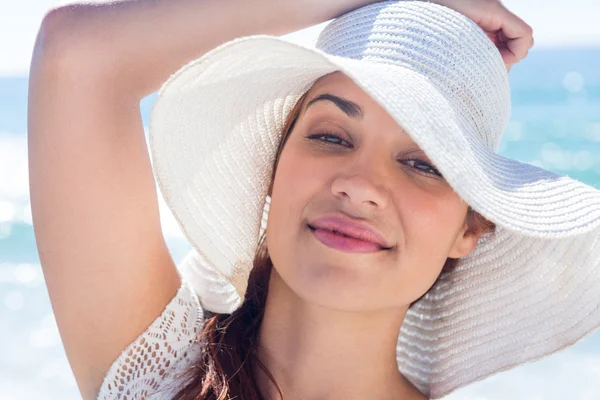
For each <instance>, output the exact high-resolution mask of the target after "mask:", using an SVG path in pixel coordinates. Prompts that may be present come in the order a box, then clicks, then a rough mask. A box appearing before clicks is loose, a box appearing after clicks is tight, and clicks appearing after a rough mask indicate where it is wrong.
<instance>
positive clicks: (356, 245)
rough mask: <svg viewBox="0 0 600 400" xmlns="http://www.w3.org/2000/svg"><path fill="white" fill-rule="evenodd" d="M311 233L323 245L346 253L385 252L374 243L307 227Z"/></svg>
mask: <svg viewBox="0 0 600 400" xmlns="http://www.w3.org/2000/svg"><path fill="white" fill-rule="evenodd" d="M308 227H309V229H310V230H311V232H312V233H313V234H314V235H315V237H316V238H317V239H318V240H319V241H320V242H321V243H323V244H325V245H326V246H328V247H332V248H334V249H338V250H342V251H345V252H348V253H373V252H376V251H382V250H386V249H384V248H382V247H381V246H379V245H378V244H376V243H372V242H367V241H364V240H360V239H355V238H351V237H347V236H343V235H342V234H337V233H334V232H331V231H328V230H325V229H316V228H313V227H312V226H310V225H308Z"/></svg>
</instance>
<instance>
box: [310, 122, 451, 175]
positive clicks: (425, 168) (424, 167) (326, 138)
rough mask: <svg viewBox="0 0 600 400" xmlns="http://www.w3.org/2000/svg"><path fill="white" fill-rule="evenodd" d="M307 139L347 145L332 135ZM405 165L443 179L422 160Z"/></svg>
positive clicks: (412, 160) (415, 159) (312, 136)
mask: <svg viewBox="0 0 600 400" xmlns="http://www.w3.org/2000/svg"><path fill="white" fill-rule="evenodd" d="M307 138H308V139H311V140H316V141H318V142H321V143H323V144H324V145H326V146H335V145H342V146H345V145H343V144H342V142H343V143H348V142H347V141H345V140H344V139H342V138H341V137H339V136H338V135H336V134H334V133H317V134H314V135H310V136H307ZM348 144H349V143H348ZM349 145H350V144H349ZM350 146H352V145H350ZM350 146H345V147H350ZM405 163H408V164H409V166H410V167H411V168H414V169H416V170H418V171H420V172H423V173H425V174H427V175H432V176H433V175H435V176H439V177H442V178H443V176H442V174H441V173H440V172H439V171H438V170H437V169H435V168H434V167H433V166H432V165H431V164H429V163H427V162H425V161H423V160H419V159H418V158H412V159H408V160H405ZM411 164H412V165H411Z"/></svg>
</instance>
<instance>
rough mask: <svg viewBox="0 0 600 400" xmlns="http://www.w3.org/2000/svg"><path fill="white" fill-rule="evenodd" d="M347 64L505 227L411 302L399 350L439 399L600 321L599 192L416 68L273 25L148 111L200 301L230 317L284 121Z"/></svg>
mask: <svg viewBox="0 0 600 400" xmlns="http://www.w3.org/2000/svg"><path fill="white" fill-rule="evenodd" d="M334 71H342V72H343V73H345V74H346V75H348V76H349V77H350V78H351V79H352V80H353V81H354V82H355V83H356V84H357V85H358V86H359V87H361V88H362V89H363V90H364V91H365V92H366V93H367V94H368V95H370V96H371V97H372V98H373V99H374V100H376V101H377V102H378V103H379V104H380V105H381V106H382V107H383V108H384V109H385V110H386V111H387V112H388V113H389V114H390V115H391V116H392V117H393V118H394V119H395V121H396V122H397V123H398V124H399V125H400V126H401V127H402V128H403V129H404V130H405V131H406V132H407V133H408V134H409V135H410V136H411V138H412V139H413V140H414V141H415V142H416V143H417V144H418V145H419V146H420V147H421V148H422V149H423V150H424V151H425V153H426V154H427V155H428V157H429V158H430V159H431V161H432V162H433V163H434V164H435V166H436V167H437V168H438V170H439V171H440V172H441V173H442V175H443V176H444V178H445V179H446V181H447V182H448V183H449V184H450V185H451V186H452V187H453V188H454V190H455V191H456V192H457V193H458V194H459V195H460V196H461V197H462V198H463V199H464V200H465V201H466V202H467V203H468V204H469V205H471V206H472V207H473V209H475V210H476V211H478V212H479V213H480V214H482V215H483V216H484V217H486V218H487V219H489V220H490V221H492V222H494V223H495V224H496V225H497V227H498V229H497V231H496V233H495V234H494V235H492V236H490V237H487V236H484V237H482V238H481V239H480V243H479V244H478V245H477V248H476V250H475V251H474V252H473V253H472V254H470V255H469V256H467V257H465V258H464V259H461V261H460V263H459V266H458V267H457V269H456V271H455V272H454V273H453V274H452V275H448V276H444V277H442V279H440V280H439V284H437V285H436V287H435V288H434V290H432V291H431V292H430V294H428V295H427V296H425V297H424V298H423V299H422V300H421V301H419V302H418V303H417V304H415V306H414V307H413V308H412V309H411V310H409V313H408V314H407V316H406V319H405V322H404V323H403V326H402V330H401V334H400V338H399V347H398V362H399V366H400V368H401V370H402V371H403V373H405V374H406V376H407V377H409V379H411V380H412V381H413V382H414V383H415V384H416V385H417V386H418V387H419V388H420V389H422V391H423V392H424V393H427V394H428V395H429V396H434V398H435V396H442V395H445V394H447V393H449V392H450V391H452V390H454V389H456V388H458V387H461V386H464V385H465V384H467V383H469V382H472V381H474V380H477V379H483V378H484V377H486V376H489V374H491V373H494V372H497V371H498V370H502V369H508V368H510V367H512V366H515V365H518V364H521V363H523V362H525V361H528V360H532V359H535V358H539V357H542V356H544V355H547V354H550V353H552V352H554V351H556V350H558V349H561V348H564V347H565V346H568V345H571V344H573V343H574V342H575V341H577V340H580V339H581V338H582V337H583V336H584V335H586V334H589V333H590V331H591V330H592V329H595V328H597V327H598V326H599V325H600V309H599V307H598V300H597V296H596V293H595V291H594V289H595V287H597V285H598V284H600V266H599V263H600V244H599V241H600V239H599V238H600V191H598V190H597V189H595V188H593V187H591V186H589V185H586V184H584V183H582V182H579V181H576V180H573V179H571V178H569V177H566V176H562V175H558V174H555V173H553V172H551V171H547V170H545V169H542V168H539V167H536V166H533V165H529V164H526V163H521V162H519V161H516V160H512V159H508V158H505V157H502V156H500V155H498V154H496V153H495V152H494V151H493V150H492V149H490V148H489V147H488V146H486V145H485V144H483V142H480V141H477V140H469V139H468V138H469V137H473V135H465V134H464V130H467V129H473V125H472V123H470V121H465V120H464V119H463V118H461V117H460V115H459V114H458V113H457V112H455V109H454V108H453V106H452V103H451V102H450V101H449V100H448V99H447V98H446V97H445V96H444V95H443V94H442V93H441V92H440V91H439V90H438V89H437V88H436V87H435V85H434V84H433V83H432V82H430V81H429V80H428V79H427V78H425V77H424V76H422V75H420V74H418V73H417V72H415V71H412V70H410V69H408V68H402V67H398V66H391V65H383V64H378V63H372V62H369V61H367V60H360V61H359V60H352V59H347V58H342V57H337V56H333V55H330V54H327V53H324V52H322V51H320V50H318V49H315V48H309V47H304V46H301V45H298V44H294V43H290V42H288V41H286V40H284V39H281V38H278V37H272V36H265V35H258V36H251V37H245V38H239V39H236V40H233V41H230V42H228V43H225V44H223V45H221V46H219V47H217V48H215V49H213V50H212V51H210V52H208V53H207V54H205V55H204V56H203V57H201V58H199V59H197V60H195V61H193V62H191V63H189V64H188V65H186V66H184V67H183V68H182V69H180V70H179V71H178V72H177V73H176V74H174V75H173V76H172V77H171V78H170V79H169V80H168V81H167V82H166V83H165V85H164V86H163V87H162V88H161V90H160V92H159V96H158V99H157V100H156V103H155V104H154V106H153V108H152V112H151V118H150V135H149V136H150V148H151V153H152V159H153V169H154V173H155V176H156V178H157V181H158V184H159V188H160V190H161V192H162V194H163V196H164V198H165V201H166V203H167V205H168V206H169V207H170V209H171V211H172V212H173V215H174V217H175V219H176V220H177V221H178V223H179V225H180V227H181V229H182V231H183V233H184V235H185V236H186V238H187V239H188V240H189V242H190V244H191V245H192V247H193V248H194V251H193V253H190V255H188V257H187V258H186V259H185V260H184V261H183V262H182V263H181V264H180V268H181V270H182V273H183V274H184V277H186V279H188V280H189V281H190V282H191V283H192V285H193V286H194V288H195V290H196V292H197V293H198V295H199V297H200V300H201V302H202V304H203V307H205V308H206V309H208V310H211V311H215V312H225V313H229V312H232V311H233V310H235V309H236V308H238V307H239V305H240V304H241V301H242V299H243V297H244V293H245V289H246V284H247V279H248V274H249V271H250V269H251V268H252V260H253V258H254V254H255V251H256V246H257V243H258V238H259V234H260V232H261V220H262V217H263V210H264V207H265V199H266V194H267V190H268V187H269V184H270V178H271V172H272V171H271V169H272V166H273V162H274V157H275V154H276V150H277V147H278V144H279V139H280V138H281V134H282V132H281V131H282V129H283V124H284V122H285V120H286V117H287V116H288V114H289V112H290V111H291V109H292V107H293V106H294V104H295V103H296V102H297V101H298V99H299V98H300V97H301V96H302V94H304V93H305V92H306V91H307V90H308V89H309V88H310V87H311V85H312V84H313V83H314V81H315V80H316V79H318V78H319V77H321V76H323V75H325V74H328V73H330V72H334ZM525 266H527V268H524V267H525ZM499 288H502V289H503V290H502V291H499V290H498V289H499ZM478 295H481V297H479V296H478ZM450 317H451V318H450ZM407 338H409V339H410V340H408V339H407ZM498 354H502V357H496V355H498ZM495 358H498V359H497V360H495Z"/></svg>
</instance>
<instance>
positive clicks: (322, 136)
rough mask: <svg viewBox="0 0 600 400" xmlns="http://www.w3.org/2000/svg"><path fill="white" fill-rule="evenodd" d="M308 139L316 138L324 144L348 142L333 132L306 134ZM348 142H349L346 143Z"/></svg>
mask: <svg viewBox="0 0 600 400" xmlns="http://www.w3.org/2000/svg"><path fill="white" fill-rule="evenodd" d="M307 138H308V139H312V140H316V141H319V142H322V143H323V144H325V145H342V146H345V145H343V144H342V142H343V143H348V142H347V141H345V140H344V139H342V138H341V137H339V136H338V135H336V134H334V133H317V134H315V135H310V136H307ZM348 144H350V143H348ZM345 147H349V146H345Z"/></svg>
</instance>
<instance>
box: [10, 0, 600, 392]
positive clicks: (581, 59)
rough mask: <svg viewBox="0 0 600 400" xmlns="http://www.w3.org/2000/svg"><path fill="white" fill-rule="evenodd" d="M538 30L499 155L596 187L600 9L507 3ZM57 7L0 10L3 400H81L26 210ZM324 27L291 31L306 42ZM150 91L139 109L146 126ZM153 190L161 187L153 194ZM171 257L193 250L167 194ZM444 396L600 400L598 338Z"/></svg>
mask: <svg viewBox="0 0 600 400" xmlns="http://www.w3.org/2000/svg"><path fill="white" fill-rule="evenodd" d="M503 3H504V4H505V5H506V6H507V7H508V8H509V9H511V10H513V11H514V12H515V13H516V14H517V15H519V16H520V17H521V18H523V19H524V20H525V21H526V22H527V23H529V24H530V25H531V26H532V27H533V28H534V37H535V43H536V45H535V47H534V48H533V49H532V50H531V51H530V53H529V56H528V57H527V58H526V59H525V60H524V61H521V62H520V63H519V64H517V65H516V66H515V67H513V69H512V70H511V72H510V74H509V76H510V83H511V88H512V105H513V109H512V118H511V121H510V123H509V125H508V126H507V128H506V131H505V132H504V136H503V139H502V142H501V145H500V149H499V152H500V154H502V155H504V156H507V157H510V158H514V159H517V160H520V161H523V162H527V163H531V164H534V165H537V166H542V167H544V168H546V169H549V170H552V171H554V172H557V173H560V174H564V175H568V176H571V177H572V178H575V179H578V180H581V181H583V182H585V183H587V184H589V185H591V186H594V187H596V188H599V189H600V23H599V22H598V17H599V16H600V2H598V1H597V0H570V1H561V0H527V1H520V0H504V1H503ZM59 4H61V2H60V1H53V0H28V1H2V2H1V3H0V399H2V400H31V399H63V400H71V399H78V398H80V396H79V392H78V390H77V387H76V384H75V380H74V378H73V376H72V373H71V370H70V367H69V364H68V361H67V358H66V356H65V353H64V350H63V348H62V345H61V341H60V336H59V333H58V329H57V327H56V323H55V320H54V315H53V313H52V307H51V305H50V302H49V298H48V293H47V290H46V286H45V284H44V277H43V275H42V271H41V268H40V265H39V258H38V254H37V250H36V244H35V238H34V234H33V227H32V222H31V209H30V204H29V184H28V171H27V137H26V135H27V87H28V70H29V63H30V60H31V52H32V49H33V43H34V40H35V36H36V34H37V30H38V28H39V24H40V22H41V20H42V18H43V16H44V14H45V12H46V11H47V10H48V9H49V8H51V7H54V6H57V5H59ZM324 25H325V24H320V25H317V26H314V27H311V28H308V29H305V30H302V31H298V32H294V33H292V34H290V35H286V36H287V37H288V38H289V39H291V40H293V41H297V42H299V43H305V44H310V43H312V41H313V40H314V39H315V37H316V36H317V35H318V33H319V31H320V30H321V29H322V28H323V26H324ZM155 97H156V96H155V94H154V95H151V96H148V97H147V98H145V99H144V100H143V101H142V103H141V109H142V115H143V118H144V121H145V124H146V126H147V121H148V112H149V110H150V107H151V105H152V103H153V101H154V100H155ZM157 190H158V189H157ZM160 200H161V203H160V206H161V210H160V211H161V220H162V226H163V230H164V234H165V237H166V240H167V243H168V246H169V248H170V249H171V252H172V254H173V257H174V259H175V261H176V262H179V260H181V258H182V257H183V256H184V255H185V254H186V253H187V251H188V250H190V246H189V244H188V243H187V241H186V240H185V238H184V237H183V235H182V234H181V231H180V230H179V227H178V225H177V223H176V222H175V220H174V218H173V216H172V215H171V213H170V211H169V210H168V208H167V207H166V206H165V203H164V201H163V200H162V197H161V198H160ZM446 399H449V400H459V399H469V400H492V399H493V400H501V399H502V400H517V399H523V400H525V399H527V400H542V399H543V400H564V399H569V400H570V399H576V400H598V399H600V331H597V332H595V333H592V334H590V335H589V336H588V337H587V338H585V339H584V340H582V341H580V342H579V343H577V344H575V345H574V346H572V347H570V348H568V349H565V350H563V351H561V352H558V353H556V354H554V355H552V356H549V357H546V358H544V359H542V360H539V361H536V362H531V363H528V364H526V365H524V366H521V367H518V368H514V369H512V370H509V371H505V372H501V373H499V374H496V375H494V376H492V377H490V378H488V379H485V380H483V381H480V382H477V383H474V384H472V385H470V386H468V387H466V388H463V389H460V390H458V391H456V392H455V393H453V394H452V395H450V396H448V397H447V398H446Z"/></svg>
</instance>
